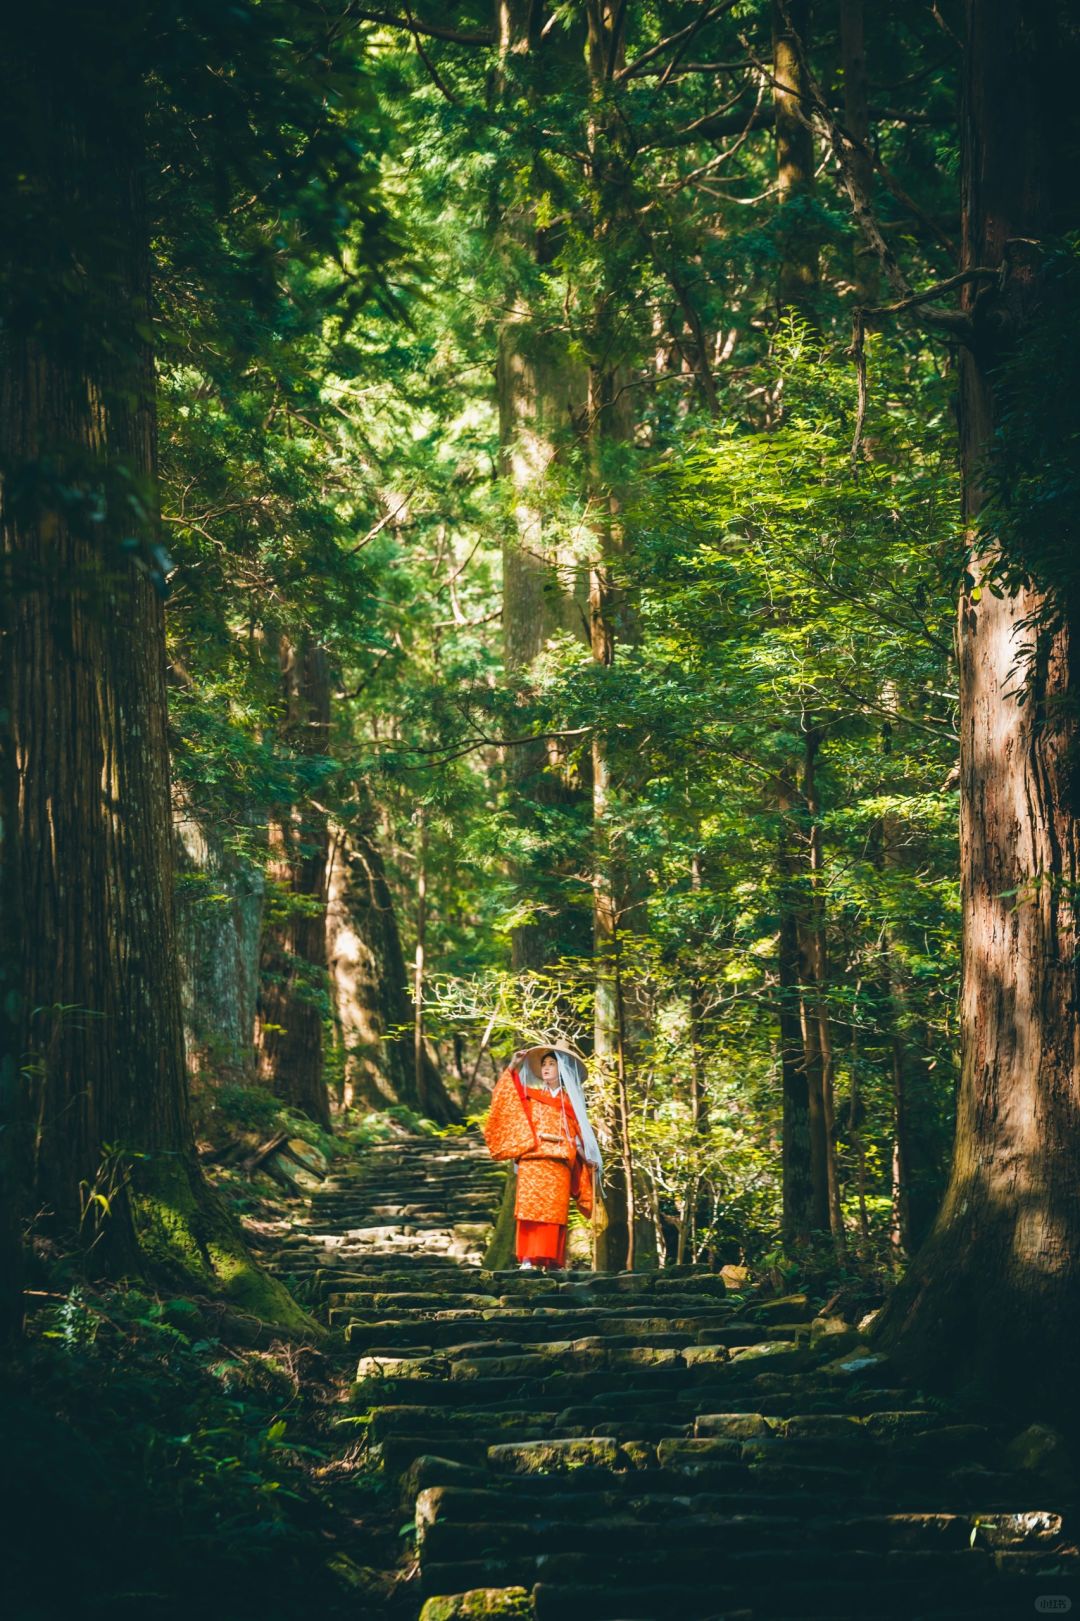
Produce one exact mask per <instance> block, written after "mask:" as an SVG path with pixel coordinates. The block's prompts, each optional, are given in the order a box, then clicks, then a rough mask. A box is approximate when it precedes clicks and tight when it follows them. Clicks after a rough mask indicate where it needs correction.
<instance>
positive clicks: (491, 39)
mask: <svg viewBox="0 0 1080 1621" xmlns="http://www.w3.org/2000/svg"><path fill="white" fill-rule="evenodd" d="M406 11H408V8H406ZM353 16H354V17H359V18H360V19H361V20H362V21H363V22H368V23H384V24H385V25H386V26H387V27H388V28H405V29H408V31H409V33H410V34H413V35H415V34H417V33H421V34H425V35H426V36H427V37H428V38H429V39H448V40H449V41H450V42H451V44H453V45H494V44H495V43H496V41H495V30H494V29H493V28H490V29H476V30H469V29H461V28H448V27H447V26H446V24H445V23H432V22H427V21H426V20H425V19H424V18H422V17H412V16H411V15H406V16H404V17H401V16H398V15H397V14H396V13H395V12H392V11H373V10H370V9H369V8H368V7H367V6H355V7H354V8H353Z"/></svg>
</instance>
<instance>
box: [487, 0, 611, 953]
mask: <svg viewBox="0 0 1080 1621" xmlns="http://www.w3.org/2000/svg"><path fill="white" fill-rule="evenodd" d="M537 13H538V8H537V7H536V6H535V5H533V4H532V3H531V0H498V4H497V5H496V27H497V31H498V38H499V44H500V57H501V61H502V82H503V87H505V86H506V84H507V83H508V82H509V83H511V84H513V86H514V90H515V94H518V95H520V94H524V95H525V96H526V97H527V98H529V99H530V100H531V101H532V102H536V101H538V99H539V98H540V97H541V95H542V94H543V92H544V89H545V87H548V88H554V86H555V85H556V84H557V83H558V81H559V80H560V78H561V77H563V76H565V75H566V74H567V73H570V74H573V73H575V72H576V73H580V71H581V68H580V61H578V62H575V60H574V56H573V52H572V50H571V48H570V35H571V32H572V31H564V30H563V29H560V28H556V29H554V30H552V31H550V32H548V33H546V34H544V36H543V37H541V29H540V26H539V19H538V15H537ZM519 76H520V79H521V83H520V84H519V83H518V82H517V81H518V78H519ZM541 178H542V177H541ZM559 236H560V226H559V224H558V222H555V223H554V224H552V225H549V226H546V227H541V226H539V225H538V224H537V222H536V218H535V210H534V208H533V206H532V204H531V202H528V201H526V202H525V203H515V204H514V205H513V207H512V208H511V209H509V210H508V211H507V213H506V214H505V215H504V217H503V218H502V220H501V222H500V224H499V240H500V244H501V253H502V257H503V260H504V263H505V268H506V282H507V293H506V305H507V308H506V314H505V315H504V318H503V321H502V324H501V326H500V329H499V346H498V356H497V365H496V384H497V388H496V393H497V400H498V410H499V442H500V446H501V464H502V473H503V477H504V479H505V480H506V485H507V488H508V490H509V493H510V504H511V511H510V514H509V522H508V525H507V535H506V540H505V543H504V546H503V642H504V652H505V663H506V669H507V673H508V674H509V675H510V676H512V677H517V678H520V679H522V680H523V681H524V682H525V684H526V687H528V683H529V679H530V672H531V671H532V670H533V668H534V667H535V665H536V662H537V660H538V659H539V658H540V656H541V654H542V653H543V652H544V650H545V648H546V647H547V646H548V644H549V642H550V641H551V639H552V637H554V636H556V635H559V634H569V635H571V636H574V637H577V638H579V639H584V638H586V637H587V635H588V618H587V615H588V602H587V589H586V581H585V574H584V571H583V569H582V567H581V565H580V564H579V563H578V561H577V560H576V559H575V557H574V555H573V552H572V550H571V549H570V547H569V546H568V545H567V542H566V536H565V531H564V530H563V528H562V526H561V525H560V523H559V522H558V514H557V513H555V512H553V507H554V504H555V497H554V495H553V489H554V486H555V483H556V472H557V469H556V468H555V467H554V465H553V464H554V459H555V457H556V454H557V452H558V450H559V448H560V446H563V445H565V444H566V443H567V442H569V441H570V440H571V439H572V437H573V435H574V433H575V432H576V427H575V417H576V415H577V414H579V413H580V412H581V411H582V410H583V408H584V405H585V397H586V387H587V384H586V376H585V370H584V368H583V367H582V366H581V364H580V363H579V362H575V361H572V360H571V358H570V354H569V351H568V345H567V336H568V335H567V333H566V332H550V331H549V332H545V333H540V332H538V330H537V326H538V319H537V308H536V304H537V296H538V294H537V287H536V283H537V279H538V276H539V274H540V272H541V271H542V269H543V267H544V266H545V265H547V264H549V263H550V262H551V261H552V259H553V258H554V255H555V253H556V251H557V249H558V244H559ZM506 775H507V784H508V788H509V791H510V795H511V803H512V809H513V813H514V817H515V820H516V822H517V823H518V825H519V826H520V827H521V828H522V829H523V831H525V832H526V833H533V834H538V835H539V836H540V838H541V840H542V839H543V836H544V832H545V827H544V824H545V816H546V813H548V812H550V811H552V810H560V809H561V810H564V811H567V812H572V811H573V810H574V808H575V807H577V808H581V807H582V805H583V799H584V795H585V791H586V790H585V785H584V784H583V783H582V782H581V780H580V773H578V772H577V771H574V770H572V769H571V766H570V762H569V760H568V758H567V753H566V749H565V746H564V745H563V744H562V743H561V742H560V741H559V740H557V739H551V740H549V741H546V742H538V743H535V744H529V745H520V746H518V747H515V748H511V749H508V750H507V752H506ZM518 877H519V881H520V882H521V883H522V886H523V888H524V889H525V891H526V895H527V899H528V901H529V902H530V907H531V916H530V918H529V920H528V921H527V922H523V923H522V924H520V925H519V926H518V927H517V928H516V929H515V930H514V931H513V938H512V961H513V967H514V970H515V972H523V971H525V972H527V971H529V970H540V969H543V968H546V967H548V966H550V965H551V964H553V963H555V962H557V961H558V960H559V958H560V957H563V956H573V955H582V954H585V953H587V951H588V935H587V924H586V913H585V909H584V908H583V907H578V908H577V909H575V908H574V907H573V905H572V901H573V900H574V899H576V898H577V897H576V895H575V893H574V892H573V891H572V890H571V889H569V887H568V885H567V882H566V878H567V868H566V865H565V863H562V862H560V861H558V860H555V861H548V862H546V863H545V864H544V865H543V868H542V869H541V866H540V865H539V864H536V863H528V864H527V865H525V864H522V865H521V867H520V870H519V873H518Z"/></svg>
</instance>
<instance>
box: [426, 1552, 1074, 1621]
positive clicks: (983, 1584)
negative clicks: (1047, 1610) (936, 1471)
mask: <svg viewBox="0 0 1080 1621" xmlns="http://www.w3.org/2000/svg"><path fill="white" fill-rule="evenodd" d="M493 1563H494V1562H493ZM518 1568H520V1567H518ZM435 1574H436V1573H435V1571H434V1570H432V1571H430V1572H429V1578H430V1579H435ZM594 1574H595V1573H593V1575H594ZM1050 1587H1053V1580H1052V1579H1051V1582H1050ZM1050 1587H1048V1585H1047V1582H1046V1580H1045V1579H1043V1581H1042V1585H1041V1588H1040V1586H1039V1584H1038V1583H1027V1584H1025V1591H1023V1593H1021V1592H1020V1591H1017V1593H1016V1595H1015V1596H1014V1597H1009V1596H1006V1595H1004V1594H1003V1593H1002V1591H1001V1584H1000V1583H999V1582H995V1581H994V1580H993V1579H991V1577H990V1576H989V1575H985V1574H980V1575H975V1574H974V1573H973V1574H972V1576H970V1577H965V1578H964V1579H963V1580H962V1581H961V1582H956V1581H954V1582H953V1583H951V1584H948V1585H947V1586H946V1584H944V1583H942V1582H941V1581H940V1580H937V1581H933V1580H927V1579H926V1578H920V1577H919V1576H918V1575H917V1574H915V1573H912V1575H911V1576H909V1577H908V1578H907V1579H906V1580H900V1579H893V1580H890V1582H889V1583H888V1584H887V1585H883V1586H882V1587H881V1590H880V1592H879V1591H878V1589H877V1588H875V1589H874V1591H873V1593H872V1595H869V1594H868V1593H867V1588H866V1585H865V1583H864V1582H844V1581H832V1582H828V1583H822V1582H809V1583H808V1582H783V1583H780V1582H776V1583H774V1584H773V1585H772V1586H770V1587H768V1588H765V1589H763V1590H762V1591H761V1592H755V1593H748V1592H747V1591H746V1590H745V1589H744V1587H743V1586H742V1585H741V1584H731V1583H723V1582H722V1581H721V1580H719V1579H717V1580H714V1581H709V1582H691V1581H689V1580H685V1579H684V1580H681V1581H676V1582H668V1583H666V1584H663V1585H655V1586H654V1585H645V1584H642V1583H635V1584H633V1585H628V1586H623V1585H622V1579H621V1573H620V1572H619V1571H618V1570H617V1569H616V1571H615V1572H614V1573H613V1580H612V1581H611V1582H609V1583H607V1584H599V1583H597V1582H595V1580H592V1579H590V1580H589V1581H580V1582H565V1581H557V1580H555V1581H553V1580H550V1579H541V1580H540V1581H539V1582H538V1583H536V1585H534V1586H533V1588H532V1603H533V1616H534V1618H535V1621H616V1618H617V1621H657V1618H660V1617H663V1618H665V1621H666V1618H667V1617H669V1616H670V1617H675V1616H678V1617H679V1618H680V1621H683V1618H685V1621H706V1618H709V1621H717V1618H718V1617H725V1616H728V1615H730V1616H731V1617H732V1618H733V1621H734V1618H735V1617H739V1618H740V1621H743V1618H749V1617H751V1616H752V1618H753V1621H761V1618H764V1617H768V1618H769V1621H818V1618H821V1621H825V1618H829V1621H848V1618H851V1621H856V1618H857V1621H866V1618H867V1617H868V1616H873V1617H874V1621H879V1618H880V1621H886V1618H888V1621H961V1618H964V1621H966V1618H968V1617H971V1618H977V1621H1017V1618H1018V1617H1019V1616H1022V1615H1033V1614H1038V1613H1039V1612H1038V1611H1036V1610H1035V1608H1034V1601H1035V1599H1036V1598H1038V1597H1040V1596H1041V1595H1042V1594H1044V1593H1046V1592H1048V1591H1049V1590H1050ZM1055 1590H1057V1589H1055ZM868 1599H872V1603H873V1608H868Z"/></svg>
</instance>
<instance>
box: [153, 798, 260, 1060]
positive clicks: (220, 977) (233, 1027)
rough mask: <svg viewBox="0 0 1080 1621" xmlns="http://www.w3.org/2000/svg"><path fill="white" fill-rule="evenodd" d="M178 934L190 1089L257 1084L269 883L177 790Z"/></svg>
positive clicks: (251, 862) (175, 825)
mask: <svg viewBox="0 0 1080 1621" xmlns="http://www.w3.org/2000/svg"><path fill="white" fill-rule="evenodd" d="M173 797H174V812H173V818H174V829H175V852H176V866H177V878H178V883H177V895H176V932H177V945H178V950H179V956H180V978H181V1004H182V1007H183V1016H184V1046H185V1050H186V1052H187V1064H188V1074H189V1077H190V1079H191V1082H192V1086H193V1088H199V1087H202V1086H211V1087H212V1086H215V1085H221V1084H223V1083H226V1082H235V1083H239V1084H242V1085H243V1084H246V1085H251V1084H253V1082H254V1081H255V1010H256V1002H257V997H258V990H259V956H260V943H261V939H262V919H263V905H264V900H265V893H266V883H265V878H264V875H263V869H262V867H261V866H259V865H256V863H255V862H253V861H250V860H247V859H245V857H243V856H241V855H238V854H237V853H236V852H235V851H234V850H232V849H230V848H229V846H228V844H227V842H226V840H225V839H224V838H223V837H222V835H221V832H220V830H219V829H218V828H216V827H215V826H214V825H213V824H212V822H211V821H210V820H209V819H208V818H206V817H205V816H201V815H200V814H199V813H198V811H197V809H196V807H195V806H194V805H193V804H192V803H191V801H190V799H189V797H188V796H187V795H186V794H182V793H179V792H177V791H175V790H174V796H173Z"/></svg>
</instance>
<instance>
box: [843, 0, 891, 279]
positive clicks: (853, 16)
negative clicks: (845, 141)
mask: <svg viewBox="0 0 1080 1621" xmlns="http://www.w3.org/2000/svg"><path fill="white" fill-rule="evenodd" d="M864 21H865V19H864V0H840V70H841V74H842V77H843V85H844V128H845V129H846V130H847V132H848V134H849V135H851V136H853V137H854V141H855V143H856V144H855V148H854V150H853V152H852V156H851V163H852V168H853V170H854V172H855V178H856V182H857V184H858V186H859V189H860V191H861V193H862V195H863V196H865V197H871V196H872V195H873V189H874V167H873V164H872V162H871V159H870V152H869V145H870V101H869V87H868V82H867V75H866V39H865V29H864ZM852 279H853V281H854V283H855V291H856V294H857V296H858V299H859V302H860V303H862V304H875V303H876V302H877V299H878V293H879V288H880V282H881V277H880V274H879V268H878V262H877V255H876V254H875V253H874V252H873V250H872V248H871V247H870V245H869V244H868V243H867V241H866V239H865V238H864V237H863V235H862V232H861V231H859V232H856V233H855V239H854V243H853V247H852Z"/></svg>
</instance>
